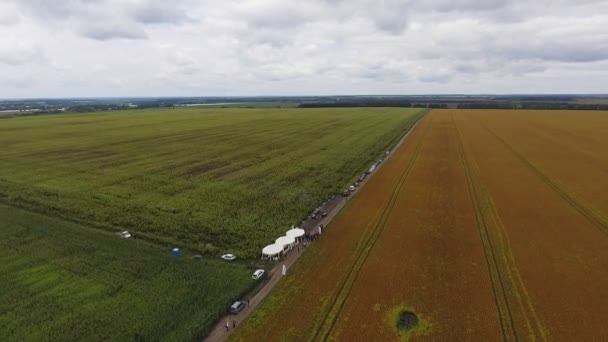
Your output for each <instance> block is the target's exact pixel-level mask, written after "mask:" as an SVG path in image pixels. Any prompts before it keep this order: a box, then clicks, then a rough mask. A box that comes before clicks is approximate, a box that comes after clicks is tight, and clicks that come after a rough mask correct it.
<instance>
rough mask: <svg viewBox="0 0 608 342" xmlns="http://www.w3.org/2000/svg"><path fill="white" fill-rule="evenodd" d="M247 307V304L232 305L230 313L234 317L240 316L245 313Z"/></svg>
mask: <svg viewBox="0 0 608 342" xmlns="http://www.w3.org/2000/svg"><path fill="white" fill-rule="evenodd" d="M246 306H247V303H246V302H240V301H237V302H234V304H232V306H231V307H230V310H229V311H230V313H231V314H233V315H238V314H239V312H241V311H243V310H244V309H245V307H246Z"/></svg>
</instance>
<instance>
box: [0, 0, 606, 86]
mask: <svg viewBox="0 0 608 342" xmlns="http://www.w3.org/2000/svg"><path fill="white" fill-rule="evenodd" d="M606 22H608V3H606V2H605V1H599V0H597V1H593V0H589V1H577V2H572V1H566V0H538V1H519V0H517V1H516V0H507V1H499V0H429V1H424V2H422V1H400V0H382V1H377V0H349V1H346V0H308V1H295V0H293V1H286V0H249V1H240V0H223V1H220V0H202V1H197V0H176V1H171V2H167V1H161V0H63V1H46V0H4V1H3V2H2V3H1V4H0V35H1V36H2V37H3V38H4V39H3V40H0V73H1V74H2V75H3V79H6V80H11V81H10V82H8V81H7V82H3V83H1V84H0V93H3V94H6V96H8V97H15V96H21V97H28V96H114V95H120V96H123V95H137V96H158V95H185V96H186V95H290V94H351V93H352V94H357V93H364V94H374V93H375V94H397V93H434V92H439V93H466V92H474V93H480V92H492V93H497V92H517V93H521V92H539V93H540V92H551V91H559V92H593V93H598V92H605V91H606V89H608V78H607V77H606V76H608V69H607V68H605V66H606V64H607V61H608V31H607V30H605V28H604V26H605V23H606ZM590 75H593V76H594V77H590ZM20 79H23V80H25V81H23V82H20V81H19V80H20ZM31 80H35V82H33V81H32V82H31ZM15 85H19V86H15ZM26 86H27V87H26Z"/></svg>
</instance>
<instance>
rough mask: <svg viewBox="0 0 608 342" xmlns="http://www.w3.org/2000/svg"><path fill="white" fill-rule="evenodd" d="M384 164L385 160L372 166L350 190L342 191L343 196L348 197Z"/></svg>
mask: <svg viewBox="0 0 608 342" xmlns="http://www.w3.org/2000/svg"><path fill="white" fill-rule="evenodd" d="M386 153H387V154H388V152H386ZM382 162H383V160H382V159H379V160H378V161H377V162H375V163H374V164H373V165H372V166H370V168H369V169H367V171H365V173H364V174H362V175H361V177H359V180H358V181H357V182H355V184H353V185H351V186H349V187H348V189H346V190H344V191H342V196H344V197H347V196H348V195H350V194H351V193H352V192H353V191H355V190H356V189H357V188H358V187H359V185H360V184H361V183H362V182H363V181H364V180H365V178H367V175H369V174H370V173H372V172H374V171H375V170H376V168H378V166H379V165H380V164H382Z"/></svg>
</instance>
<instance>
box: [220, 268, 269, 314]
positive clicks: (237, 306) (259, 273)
mask: <svg viewBox="0 0 608 342" xmlns="http://www.w3.org/2000/svg"><path fill="white" fill-rule="evenodd" d="M264 273H265V271H264V270H263V269H259V270H256V271H255V272H253V275H251V279H253V280H259V279H262V277H263V276H264ZM247 305H249V301H242V300H237V301H236V302H234V303H233V304H232V305H231V306H230V309H228V312H229V313H231V314H233V315H238V314H239V313H240V312H241V311H243V310H244V309H245V308H246V307H247Z"/></svg>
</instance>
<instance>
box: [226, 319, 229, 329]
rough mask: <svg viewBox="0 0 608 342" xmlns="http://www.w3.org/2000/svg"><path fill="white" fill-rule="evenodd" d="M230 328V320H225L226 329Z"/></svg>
mask: <svg viewBox="0 0 608 342" xmlns="http://www.w3.org/2000/svg"><path fill="white" fill-rule="evenodd" d="M228 330H230V321H226V331H228Z"/></svg>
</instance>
